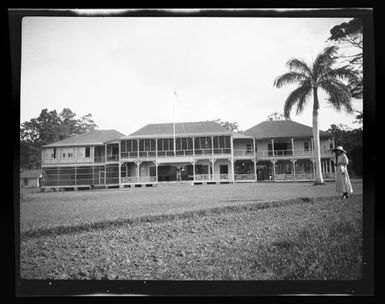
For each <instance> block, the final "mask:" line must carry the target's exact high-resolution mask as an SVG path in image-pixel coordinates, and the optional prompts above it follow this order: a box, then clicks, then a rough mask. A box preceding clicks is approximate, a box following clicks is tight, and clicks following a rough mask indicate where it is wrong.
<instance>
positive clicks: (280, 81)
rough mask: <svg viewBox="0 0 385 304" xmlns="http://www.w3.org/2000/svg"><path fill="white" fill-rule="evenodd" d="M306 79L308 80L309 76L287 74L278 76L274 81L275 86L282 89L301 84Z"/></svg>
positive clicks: (295, 73) (294, 73)
mask: <svg viewBox="0 0 385 304" xmlns="http://www.w3.org/2000/svg"><path fill="white" fill-rule="evenodd" d="M306 79H307V76H306V75H304V74H301V73H297V72H289V73H285V74H283V75H281V76H278V77H277V78H276V79H275V80H274V84H273V85H274V86H275V87H277V88H281V87H282V86H284V85H287V84H293V83H297V82H301V81H304V80H306Z"/></svg>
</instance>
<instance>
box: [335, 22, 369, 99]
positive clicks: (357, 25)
mask: <svg viewBox="0 0 385 304" xmlns="http://www.w3.org/2000/svg"><path fill="white" fill-rule="evenodd" d="M328 40H329V41H332V42H334V43H336V44H338V45H340V46H343V47H344V48H349V49H351V50H352V52H353V54H349V55H346V54H339V55H338V58H339V59H340V61H341V62H342V63H348V64H350V65H351V67H352V68H353V70H354V72H355V73H356V74H357V77H356V78H354V79H351V80H350V81H349V89H350V93H351V95H352V98H353V99H357V100H362V94H363V83H362V79H363V75H362V59H363V58H362V56H363V54H362V51H363V47H364V45H363V25H362V21H361V19H360V18H353V19H352V20H350V21H349V22H344V23H341V24H339V25H336V26H334V27H333V28H332V29H331V30H330V37H329V38H328Z"/></svg>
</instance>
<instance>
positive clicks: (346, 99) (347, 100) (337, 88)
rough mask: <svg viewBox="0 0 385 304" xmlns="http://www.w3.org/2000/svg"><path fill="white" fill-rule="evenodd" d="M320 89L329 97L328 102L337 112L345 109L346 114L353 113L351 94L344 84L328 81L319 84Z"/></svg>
mask: <svg viewBox="0 0 385 304" xmlns="http://www.w3.org/2000/svg"><path fill="white" fill-rule="evenodd" d="M320 87H321V88H322V89H323V90H324V91H325V92H326V93H327V94H328V95H329V99H328V101H329V102H330V103H331V104H332V105H333V106H334V108H335V109H336V110H337V111H341V109H342V108H345V110H346V111H347V112H348V113H352V112H353V108H352V104H351V94H350V90H349V87H348V86H347V85H346V84H344V83H343V82H341V81H339V80H336V79H329V80H327V81H326V80H325V81H323V82H321V83H320Z"/></svg>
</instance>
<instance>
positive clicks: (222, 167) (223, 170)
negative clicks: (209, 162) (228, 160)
mask: <svg viewBox="0 0 385 304" xmlns="http://www.w3.org/2000/svg"><path fill="white" fill-rule="evenodd" d="M219 173H220V174H229V166H228V165H220V166H219Z"/></svg>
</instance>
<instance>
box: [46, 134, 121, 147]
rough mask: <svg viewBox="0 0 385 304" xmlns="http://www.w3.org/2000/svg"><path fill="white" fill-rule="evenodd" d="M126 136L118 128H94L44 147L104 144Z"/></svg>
mask: <svg viewBox="0 0 385 304" xmlns="http://www.w3.org/2000/svg"><path fill="white" fill-rule="evenodd" d="M122 136H124V134H123V133H120V132H118V131H116V130H94V131H89V132H87V133H84V134H81V135H76V136H72V137H69V138H66V139H63V140H60V141H57V142H54V143H51V144H48V145H45V146H43V147H45V148H49V147H69V146H84V145H102V144H103V143H105V142H107V141H111V140H114V139H117V138H120V137H122Z"/></svg>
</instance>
